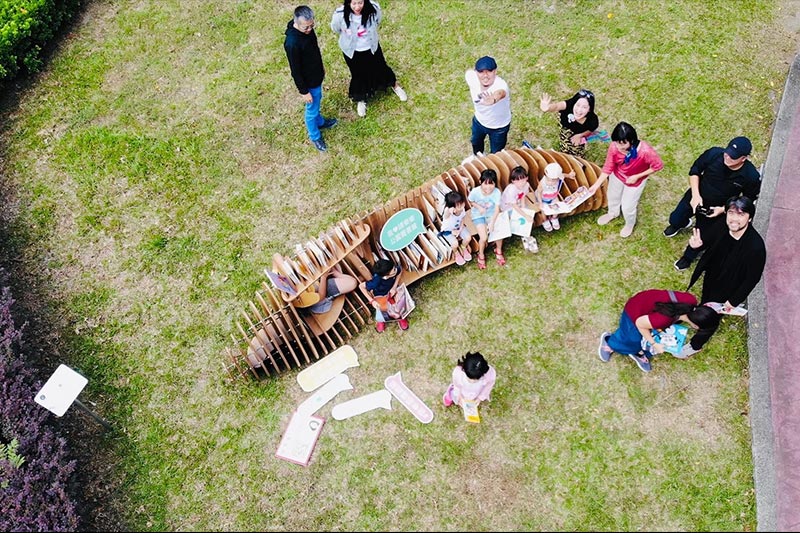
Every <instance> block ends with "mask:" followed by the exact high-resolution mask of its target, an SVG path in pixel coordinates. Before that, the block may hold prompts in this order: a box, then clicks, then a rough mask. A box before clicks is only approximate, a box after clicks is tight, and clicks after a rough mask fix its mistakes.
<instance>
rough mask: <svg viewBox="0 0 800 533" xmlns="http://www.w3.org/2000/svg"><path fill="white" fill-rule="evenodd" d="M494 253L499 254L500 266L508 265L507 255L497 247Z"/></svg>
mask: <svg viewBox="0 0 800 533" xmlns="http://www.w3.org/2000/svg"><path fill="white" fill-rule="evenodd" d="M494 255H496V256H497V264H498V265H500V266H506V257H505V256H504V255H503V252H499V251H497V250H496V249H495V251H494Z"/></svg>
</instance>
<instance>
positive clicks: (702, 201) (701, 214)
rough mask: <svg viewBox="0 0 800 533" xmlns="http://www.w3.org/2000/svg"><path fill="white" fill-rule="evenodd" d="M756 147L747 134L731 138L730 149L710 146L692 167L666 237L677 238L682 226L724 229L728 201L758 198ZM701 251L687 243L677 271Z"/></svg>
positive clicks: (690, 262) (701, 230)
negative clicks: (753, 159)
mask: <svg viewBox="0 0 800 533" xmlns="http://www.w3.org/2000/svg"><path fill="white" fill-rule="evenodd" d="M752 149H753V146H752V144H751V143H750V139H748V138H747V137H736V138H734V139H731V142H729V143H728V146H727V148H725V149H724V150H723V149H722V148H720V147H714V148H709V149H708V150H706V151H705V152H703V154H702V155H701V156H700V157H698V158H697V160H696V161H695V162H694V164H693V165H692V168H691V169H690V170H689V190H688V191H686V193H685V194H684V195H683V198H682V199H681V201H680V202H679V203H678V205H677V207H675V210H674V211H673V212H672V213H671V214H670V216H669V226H667V228H666V229H665V230H664V236H666V237H673V236H675V235H676V234H677V233H678V232H679V231H680V230H681V229H683V228H688V227H689V226H691V225H692V220H691V217H692V216H693V215H694V217H695V221H696V224H695V227H696V228H698V229H699V230H700V233H701V234H702V233H703V232H704V231H706V228H707V227H708V226H711V225H713V224H719V225H720V226H722V227H723V228H724V226H725V224H724V223H723V221H722V216H721V215H722V214H723V213H724V212H725V208H724V207H723V206H724V205H725V202H726V201H727V200H728V198H730V197H732V196H747V197H748V198H750V199H751V200H753V201H755V200H756V199H758V194H759V192H760V191H761V175H760V174H759V173H758V170H756V167H755V166H754V165H753V163H751V162H750V161H748V157H749V155H750V152H751V151H752ZM700 252H701V250H694V249H693V248H691V247H690V246H687V247H686V249H685V250H684V252H683V255H682V256H681V257H680V258H679V259H678V260H677V261H675V263H674V265H675V269H676V270H686V269H687V268H689V267H690V266H691V265H692V261H694V260H695V259H696V258H697V256H698V255H700Z"/></svg>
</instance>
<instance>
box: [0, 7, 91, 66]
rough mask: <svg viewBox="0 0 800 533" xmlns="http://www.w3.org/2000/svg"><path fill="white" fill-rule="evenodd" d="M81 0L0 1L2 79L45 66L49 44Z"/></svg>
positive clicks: (0, 63)
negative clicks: (42, 56)
mask: <svg viewBox="0 0 800 533" xmlns="http://www.w3.org/2000/svg"><path fill="white" fill-rule="evenodd" d="M80 4H81V0H0V80H3V79H8V78H12V77H14V76H16V75H17V73H19V72H20V71H21V70H25V71H27V72H35V71H37V70H39V69H40V68H41V66H42V59H41V57H40V55H41V51H42V48H43V47H45V46H46V45H47V44H48V43H49V42H50V41H51V40H52V39H53V36H54V35H56V33H57V32H58V30H59V29H61V27H62V26H63V25H64V23H65V22H67V21H69V20H70V19H71V18H72V16H73V15H74V14H75V13H76V12H77V11H78V8H79V7H80Z"/></svg>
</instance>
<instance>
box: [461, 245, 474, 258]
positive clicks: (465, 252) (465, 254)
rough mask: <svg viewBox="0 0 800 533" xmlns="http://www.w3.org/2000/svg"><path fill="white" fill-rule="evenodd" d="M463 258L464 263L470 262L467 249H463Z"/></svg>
mask: <svg viewBox="0 0 800 533" xmlns="http://www.w3.org/2000/svg"><path fill="white" fill-rule="evenodd" d="M461 255H463V256H464V261H472V254H471V253H469V248H464V251H463V252H462V253H461Z"/></svg>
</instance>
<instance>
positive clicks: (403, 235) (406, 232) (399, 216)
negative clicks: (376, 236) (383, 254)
mask: <svg viewBox="0 0 800 533" xmlns="http://www.w3.org/2000/svg"><path fill="white" fill-rule="evenodd" d="M420 233H425V224H424V223H423V221H422V212H421V211H420V210H419V209H414V208H413V207H409V208H407V209H402V210H400V211H398V212H397V213H395V214H394V215H392V216H391V218H390V219H389V220H387V221H386V224H384V225H383V229H381V238H380V241H381V246H383V249H384V250H387V251H390V252H396V251H397V250H399V249H401V248H405V247H406V246H408V245H409V244H411V243H412V242H413V241H414V239H416V238H417V235H419V234H420Z"/></svg>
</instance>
